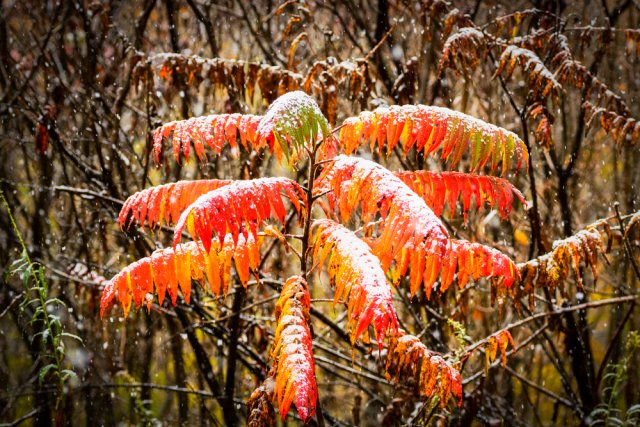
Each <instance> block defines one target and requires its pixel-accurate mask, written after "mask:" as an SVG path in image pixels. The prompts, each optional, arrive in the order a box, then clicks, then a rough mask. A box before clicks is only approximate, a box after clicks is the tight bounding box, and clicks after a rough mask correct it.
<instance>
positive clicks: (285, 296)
mask: <svg viewBox="0 0 640 427" xmlns="http://www.w3.org/2000/svg"><path fill="white" fill-rule="evenodd" d="M309 307H310V297H309V289H308V287H307V282H306V281H305V280H304V279H303V278H302V277H300V276H293V277H290V278H289V279H288V280H287V281H286V283H285V284H284V287H283V288H282V292H281V293H280V298H278V302H277V304H276V311H275V316H276V323H277V327H276V334H275V338H274V346H273V348H272V349H271V354H270V358H272V359H273V361H274V362H273V363H274V367H275V377H276V385H275V391H274V396H273V398H274V401H275V402H277V404H278V409H279V411H280V417H281V418H282V419H285V417H286V416H287V413H288V412H289V407H290V406H291V403H292V402H295V404H296V408H297V409H298V415H300V418H301V419H302V421H304V422H306V421H307V420H309V419H310V418H312V417H313V415H314V414H315V412H316V400H317V398H318V390H317V387H316V379H315V361H314V357H313V348H312V337H311V331H310V330H309V325H308V322H309Z"/></svg>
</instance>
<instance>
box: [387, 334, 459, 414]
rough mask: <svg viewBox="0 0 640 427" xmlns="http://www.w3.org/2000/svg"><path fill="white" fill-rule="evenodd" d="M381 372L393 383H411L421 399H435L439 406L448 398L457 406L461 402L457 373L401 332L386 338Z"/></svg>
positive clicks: (442, 405) (433, 353)
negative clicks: (384, 364) (387, 342)
mask: <svg viewBox="0 0 640 427" xmlns="http://www.w3.org/2000/svg"><path fill="white" fill-rule="evenodd" d="M385 371H386V377H387V379H388V380H390V381H393V382H394V383H395V384H398V382H400V381H401V380H402V381H403V382H406V381H408V380H412V381H413V383H414V384H415V387H416V388H417V390H418V393H419V395H420V397H421V398H423V399H430V398H432V397H433V396H439V398H440V406H441V407H444V406H445V405H446V404H447V402H448V401H449V399H450V398H451V396H453V397H454V398H455V399H456V400H457V401H458V406H460V404H461V403H462V381H461V378H460V372H459V371H458V370H457V369H456V368H455V367H453V366H452V365H451V364H450V363H448V362H447V361H446V360H444V359H443V358H442V356H441V355H440V354H438V353H435V352H432V351H430V350H428V349H427V348H426V347H425V345H424V344H422V343H421V342H420V340H419V339H418V338H417V337H415V336H413V335H409V334H407V333H406V332H404V331H403V330H399V331H398V333H397V334H395V335H391V336H389V350H388V354H387V363H386V367H385Z"/></svg>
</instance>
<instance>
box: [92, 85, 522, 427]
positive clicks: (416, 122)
mask: <svg viewBox="0 0 640 427" xmlns="http://www.w3.org/2000/svg"><path fill="white" fill-rule="evenodd" d="M167 142H170V143H172V148H173V156H174V157H175V159H176V160H177V161H181V159H182V158H184V159H188V158H189V156H190V154H191V150H192V149H193V152H195V155H196V156H197V158H198V159H199V160H205V159H207V156H211V155H214V156H215V155H220V154H221V152H222V151H223V150H224V149H225V148H231V149H234V150H248V151H253V152H255V153H256V154H257V155H263V152H265V151H267V150H269V151H271V152H272V153H273V154H274V156H275V158H276V159H277V160H278V161H279V162H281V163H282V164H283V165H287V166H289V168H290V170H292V171H297V176H298V180H299V181H301V182H297V181H296V180H294V179H291V178H289V177H264V178H257V179H250V180H238V181H233V180H200V181H179V182H176V183H172V184H166V185H160V186H157V187H152V188H149V189H146V190H144V191H141V192H139V193H136V194H134V195H132V196H131V197H130V198H129V199H128V200H127V201H126V203H125V204H124V206H123V208H122V211H121V212H120V216H119V222H120V225H121V227H122V228H123V229H126V230H128V229H132V228H134V227H136V226H140V227H143V228H144V227H145V226H147V227H149V228H151V229H160V228H162V227H165V228H166V227H172V226H173V227H174V237H173V245H172V246H170V247H167V248H164V249H159V250H156V251H155V252H153V254H151V256H149V257H146V258H142V259H140V260H138V261H136V262H134V263H133V264H131V265H129V266H127V267H126V268H124V269H123V270H122V271H120V273H118V274H117V275H116V276H115V277H113V278H112V279H111V280H110V281H109V282H108V284H107V285H106V287H105V288H104V291H103V294H102V301H101V309H100V313H101V316H104V315H105V313H106V312H107V310H109V308H110V307H111V306H112V304H113V303H114V302H119V303H120V305H121V306H122V308H123V309H124V312H125V316H126V315H127V314H128V313H129V312H130V308H131V306H132V305H134V306H135V307H136V308H139V307H140V306H142V305H146V306H147V308H151V307H152V306H153V304H154V303H157V306H162V305H163V304H164V301H165V299H166V298H168V299H170V300H171V303H172V304H173V305H174V306H175V304H176V302H177V301H178V298H179V295H180V294H181V295H182V298H183V300H184V302H186V303H189V301H190V299H191V297H192V294H193V292H192V290H193V283H199V284H200V285H201V286H202V287H203V289H206V291H208V292H210V293H211V294H213V295H214V296H216V297H217V296H224V297H226V295H227V293H228V292H229V289H230V287H233V284H234V283H236V282H234V280H237V283H241V284H242V285H243V286H244V287H245V288H246V289H247V292H251V291H252V289H251V288H247V285H248V283H249V282H251V281H253V280H254V279H255V282H257V283H258V286H260V285H261V280H262V279H264V278H265V277H266V276H265V274H264V272H263V271H262V268H263V261H264V258H265V257H266V256H268V253H269V251H271V250H272V249H273V246H274V245H282V246H283V251H284V253H286V254H288V255H286V256H288V257H290V258H292V259H293V260H295V259H296V258H297V260H298V261H299V267H296V269H297V270H298V272H297V274H295V275H293V276H292V277H279V278H278V280H274V279H273V275H274V274H275V275H276V276H277V275H278V272H275V273H274V272H273V271H271V272H270V273H271V276H270V280H269V281H268V283H269V284H270V286H275V287H276V288H277V289H278V290H279V292H280V293H279V297H278V299H277V303H276V305H275V312H274V313H273V315H274V317H275V322H276V327H275V333H274V336H273V339H272V341H271V345H270V350H268V354H267V360H268V363H269V366H270V368H269V372H268V374H267V375H266V380H265V381H264V383H263V384H262V385H260V386H259V387H258V389H257V390H256V391H255V392H254V393H253V395H252V396H251V398H250V399H249V401H248V412H247V413H248V423H249V424H250V425H262V424H268V423H271V422H273V420H274V419H275V411H274V408H277V411H278V413H279V415H280V417H282V418H283V419H284V418H285V417H286V416H287V414H288V413H289V410H290V408H291V406H292V404H293V405H295V409H296V410H297V415H298V416H299V417H300V419H302V420H303V421H304V422H307V421H309V420H311V419H312V418H313V417H314V415H315V416H316V419H317V422H318V423H319V424H323V423H324V421H323V416H322V412H321V410H320V407H321V406H320V405H319V399H318V394H319V391H320V396H322V395H321V392H322V389H321V387H319V386H318V384H316V374H315V365H316V360H315V357H314V332H313V328H312V324H311V321H310V318H311V316H310V312H311V311H312V310H313V309H314V301H313V298H312V297H311V295H312V289H311V288H312V287H313V286H323V285H322V282H321V281H315V282H314V277H315V275H316V274H319V275H322V274H323V273H324V272H326V275H327V276H328V278H329V281H330V284H331V286H332V288H333V289H334V291H335V294H334V298H333V303H334V310H335V311H340V310H342V307H345V308H344V309H345V310H346V314H345V316H346V317H345V320H346V327H347V330H346V333H347V334H348V337H349V339H350V342H351V345H352V346H354V347H355V346H365V347H366V346H369V345H371V347H372V348H370V351H371V352H372V353H374V354H377V356H376V357H379V358H380V364H379V366H380V369H383V370H384V371H385V374H386V377H387V379H388V381H390V382H391V383H392V384H397V383H399V382H401V381H402V382H403V383H404V384H411V385H412V386H414V387H415V392H416V396H419V397H420V398H421V399H423V400H424V401H425V402H426V401H428V402H429V403H430V404H431V405H432V407H433V408H434V410H435V409H437V407H438V406H439V407H441V408H444V407H446V406H447V404H448V403H449V402H452V403H453V404H454V405H460V403H461V401H462V399H463V388H462V379H461V376H460V367H461V363H463V360H464V358H460V357H454V356H453V355H446V354H440V353H438V352H435V351H431V350H429V349H428V348H427V347H426V346H425V345H424V344H423V343H422V342H421V340H420V337H418V336H414V335H412V334H411V333H410V331H407V330H405V329H404V328H403V327H402V326H401V323H400V322H399V318H398V314H397V310H398V308H397V306H396V303H395V302H394V293H396V292H397V287H402V286H408V289H409V292H410V294H411V296H414V295H416V294H417V293H418V292H419V291H420V290H421V289H422V290H423V291H424V295H425V296H426V298H427V299H428V298H432V297H433V295H434V294H435V293H438V294H442V293H444V292H446V291H447V289H449V288H450V287H451V286H452V285H457V286H458V287H460V289H462V288H465V287H466V286H467V284H468V283H469V281H480V280H482V279H483V278H486V279H488V280H489V282H490V286H491V293H492V296H493V297H494V298H495V297H499V298H502V297H503V296H507V295H509V294H510V293H511V292H512V289H513V288H514V287H515V286H516V284H518V283H520V282H521V280H522V278H521V274H520V270H519V268H518V266H516V264H515V263H514V262H513V261H512V260H511V259H510V258H509V257H508V256H507V255H505V254H504V253H503V252H501V251H499V250H497V249H494V248H492V247H488V246H484V245H483V244H481V243H477V242H469V241H466V240H461V239H457V238H453V237H452V236H451V234H450V232H449V231H448V228H447V227H446V226H445V224H444V223H443V221H442V220H441V219H440V215H441V213H442V212H443V207H444V205H445V204H448V207H449V211H451V212H455V210H456V206H458V205H460V206H461V208H462V213H463V214H464V217H465V219H466V216H467V213H468V211H470V210H472V209H473V210H478V209H481V208H482V207H483V206H484V205H490V206H491V207H492V208H494V209H496V211H497V212H498V213H499V215H500V216H502V217H503V218H504V217H506V216H508V215H509V214H510V212H511V210H512V205H513V204H514V200H516V199H518V200H519V201H520V204H521V205H526V202H525V200H524V198H523V196H522V194H521V193H520V192H519V191H518V190H517V189H516V188H515V187H513V186H512V185H511V184H510V183H509V181H507V180H506V179H504V178H499V177H494V176H488V175H483V174H482V173H497V172H499V173H501V174H502V175H507V174H508V173H509V172H510V171H512V170H513V169H517V168H527V167H528V152H527V150H526V148H525V146H524V144H523V142H522V141H521V140H520V138H519V137H518V136H517V135H516V134H514V133H512V132H510V131H507V130H505V129H502V128H499V127H497V126H494V125H491V124H488V123H485V122H483V121H480V120H478V119H476V118H473V117H470V116H467V115H465V114H462V113H459V112H455V111H451V110H448V109H446V108H439V107H432V106H424V105H405V106H402V107H398V106H392V107H388V108H378V109H377V110H375V111H372V112H368V111H367V112H362V113H361V114H359V116H357V117H352V118H349V119H347V120H345V121H344V123H343V124H342V125H341V126H338V127H337V128H335V129H333V130H332V129H331V128H330V126H329V124H328V121H327V119H326V118H325V116H324V115H323V114H322V112H321V110H320V108H319V107H318V105H317V104H316V102H315V101H314V100H313V99H312V98H311V97H309V96H308V95H307V94H305V93H303V92H289V93H286V94H285V95H283V96H281V97H280V98H278V99H277V100H275V102H273V103H272V104H271V105H270V107H269V109H268V111H267V112H266V114H265V115H264V116H256V115H242V114H219V115H209V116H204V117H197V118H192V119H189V120H185V121H178V122H171V123H168V124H165V125H164V126H162V127H160V128H159V129H157V130H156V131H155V133H154V144H153V150H154V156H155V159H156V160H157V161H161V160H162V158H163V148H164V145H165V144H166V143H167ZM367 146H368V147H369V148H370V149H371V151H372V152H373V153H375V154H376V155H377V156H380V155H384V154H389V153H392V152H394V151H398V150H399V151H400V152H401V157H402V155H404V156H406V155H407V153H409V152H410V151H411V152H413V153H418V155H419V156H421V158H423V159H424V158H426V157H427V156H437V157H439V158H440V159H441V160H442V161H443V163H446V164H448V165H449V166H450V167H455V166H456V165H460V164H463V163H462V162H461V160H462V159H463V158H465V162H464V164H467V165H470V168H471V171H472V172H478V173H480V174H471V173H469V174H467V173H462V172H440V173H437V172H430V171H426V170H419V171H415V172H411V171H403V172H392V171H390V170H388V169H386V168H384V167H383V166H381V165H380V164H378V163H376V162H375V161H372V160H366V159H365V158H363V157H358V156H355V155H353V154H355V153H357V152H358V151H362V152H365V154H366V150H367ZM412 150H413V151H412ZM369 157H370V155H369ZM284 170H286V169H284ZM296 220H297V221H296ZM274 223H275V225H274ZM187 237H190V238H191V241H186V240H187ZM294 263H295V262H292V263H291V264H294ZM297 265H298V264H297V263H296V266H297ZM289 266H290V265H289ZM529 267H530V266H527V268H529ZM274 283H275V285H274ZM262 286H266V285H264V284H262ZM532 286H533V285H532ZM156 298H157V299H156ZM220 299H221V298H219V299H218V300H220ZM317 310H320V308H317ZM509 343H511V345H513V341H512V340H511V335H510V334H509V333H508V331H504V332H502V333H499V332H497V333H496V334H495V335H494V336H492V337H489V338H488V339H487V343H486V344H487V356H488V358H489V359H490V361H493V358H494V357H495V355H496V351H497V349H498V348H499V349H500V350H501V351H502V353H503V359H504V356H505V355H506V348H507V345H508V344H509ZM353 357H354V358H355V352H354V356H353Z"/></svg>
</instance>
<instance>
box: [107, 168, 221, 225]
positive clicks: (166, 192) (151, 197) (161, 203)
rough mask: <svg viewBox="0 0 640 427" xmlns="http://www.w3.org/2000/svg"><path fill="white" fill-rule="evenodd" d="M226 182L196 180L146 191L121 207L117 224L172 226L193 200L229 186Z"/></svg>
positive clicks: (136, 194) (134, 195)
mask: <svg viewBox="0 0 640 427" xmlns="http://www.w3.org/2000/svg"><path fill="white" fill-rule="evenodd" d="M231 182H232V181H230V180H221V179H207V180H200V181H178V182H175V183H171V184H165V185H158V186H156V187H151V188H147V189H145V190H142V191H139V192H137V193H135V194H133V195H132V196H130V197H129V198H128V199H127V201H126V202H125V203H124V205H123V206H122V209H121V210H120V215H119V216H118V222H119V223H120V227H122V228H124V227H126V226H128V225H129V224H130V222H132V221H133V220H135V221H136V222H137V223H139V224H140V226H142V227H144V224H145V221H146V222H148V224H149V227H150V228H155V227H156V226H157V227H161V226H162V223H163V221H164V222H165V223H166V224H175V223H176V221H178V218H180V214H181V213H182V211H184V210H185V209H186V208H187V207H188V206H189V205H190V204H192V203H193V202H195V201H196V199H197V198H198V197H200V196H202V195H203V194H206V193H208V192H209V191H213V190H216V189H218V188H220V187H224V186H225V185H228V184H230V183H231Z"/></svg>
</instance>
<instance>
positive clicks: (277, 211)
mask: <svg viewBox="0 0 640 427" xmlns="http://www.w3.org/2000/svg"><path fill="white" fill-rule="evenodd" d="M282 191H284V194H282ZM283 196H286V197H288V198H289V200H290V201H291V203H292V204H293V206H294V207H295V209H296V212H297V213H298V215H300V213H301V206H300V200H301V199H303V198H304V192H303V190H302V188H300V186H299V185H298V184H297V183H296V182H295V181H292V180H290V179H288V178H260V179H253V180H246V181H235V182H233V183H232V184H229V185H227V186H224V187H222V188H219V189H217V190H214V191H211V192H209V193H207V194H205V195H203V196H200V197H199V198H198V199H197V200H196V201H195V202H194V203H193V204H191V205H190V206H189V207H188V208H187V210H185V211H184V212H183V213H182V215H181V216H180V219H179V220H178V223H177V224H176V229H175V233H174V238H173V244H174V246H175V245H177V244H178V243H179V242H180V240H181V238H182V232H183V230H184V229H185V227H186V229H187V230H188V231H189V233H190V234H191V237H192V238H193V239H194V240H195V239H199V240H200V241H201V242H202V244H203V245H204V247H205V249H206V250H207V251H208V250H209V247H210V245H211V239H212V237H213V232H215V234H216V236H218V240H219V241H220V243H222V242H223V241H224V240H225V236H226V235H227V234H230V235H231V237H232V238H233V241H234V242H236V241H237V239H238V236H239V235H240V234H242V235H243V236H245V237H247V234H248V231H247V230H249V232H251V234H253V236H254V238H255V237H256V234H257V228H258V227H259V226H260V225H262V224H263V223H264V221H265V220H266V219H268V218H270V217H272V216H275V217H276V218H277V219H278V220H279V221H280V222H281V223H282V224H284V223H285V217H286V213H287V209H286V208H285V205H284V203H283V200H282V198H283Z"/></svg>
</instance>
